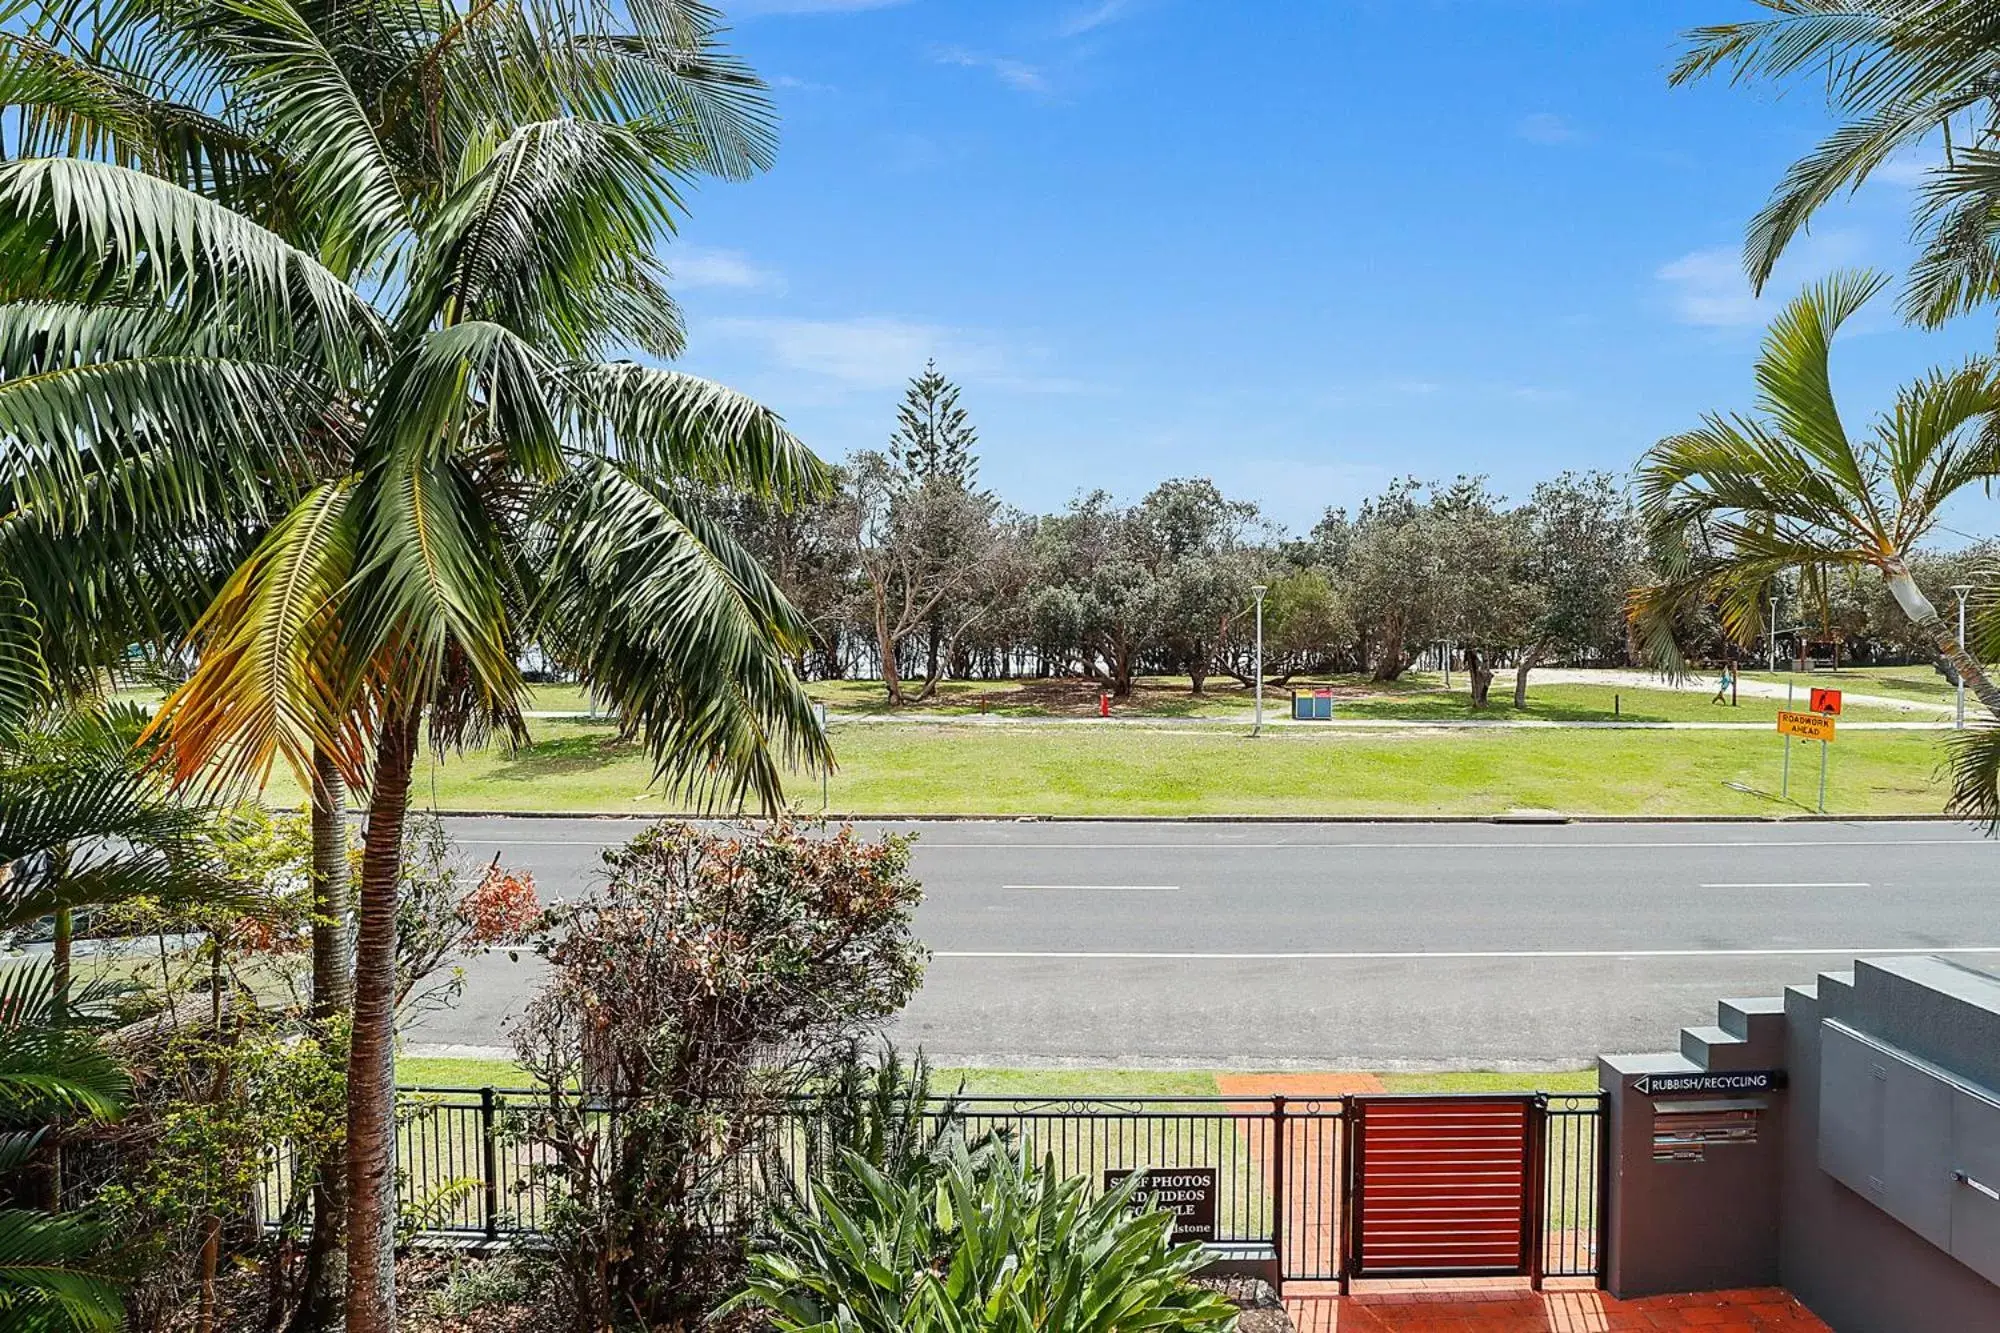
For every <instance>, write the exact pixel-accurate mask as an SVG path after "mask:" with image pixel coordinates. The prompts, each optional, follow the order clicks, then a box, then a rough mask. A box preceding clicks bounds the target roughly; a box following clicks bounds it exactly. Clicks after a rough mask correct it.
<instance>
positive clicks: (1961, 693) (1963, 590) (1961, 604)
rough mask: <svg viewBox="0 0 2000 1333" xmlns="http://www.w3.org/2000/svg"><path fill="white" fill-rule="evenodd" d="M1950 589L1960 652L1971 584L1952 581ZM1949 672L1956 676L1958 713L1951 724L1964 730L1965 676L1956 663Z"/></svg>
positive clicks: (1963, 640) (1962, 644)
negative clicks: (1953, 595) (1954, 597)
mask: <svg viewBox="0 0 2000 1333" xmlns="http://www.w3.org/2000/svg"><path fill="white" fill-rule="evenodd" d="M1951 590H1952V591H1953V592H1955V593H1957V594H1958V651H1960V652H1961V653H1962V652H1964V651H1965V595H1966V594H1967V593H1969V592H1971V591H1972V585H1971V584H1970V583H1954V584H1952V585H1951ZM1951 674H1952V675H1954V676H1958V713H1957V717H1956V720H1954V721H1953V722H1952V726H1953V727H1954V728H1955V729H1957V730H1959V731H1964V730H1965V677H1964V676H1963V675H1960V674H1959V670H1958V665H1957V663H1953V664H1952V671H1951Z"/></svg>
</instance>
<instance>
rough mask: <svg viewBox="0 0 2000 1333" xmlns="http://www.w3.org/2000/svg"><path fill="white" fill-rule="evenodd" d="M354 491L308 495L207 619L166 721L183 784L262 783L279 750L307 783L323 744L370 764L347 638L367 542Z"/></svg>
mask: <svg viewBox="0 0 2000 1333" xmlns="http://www.w3.org/2000/svg"><path fill="white" fill-rule="evenodd" d="M353 491H354V487H353V484H352V482H351V481H346V480H342V481H334V482H328V483H326V484H323V485H321V486H320V487H318V488H316V489H315V490H314V491H312V492H311V493H310V494H308V495H307V496H306V498H305V499H304V500H302V501H301V502H300V503H299V505H298V506H297V507H296V508H294V509H293V510H292V511H291V513H289V514H287V515H286V516H285V517H284V518H283V519H282V520H280V521H279V522H278V523H277V524H276V525H275V526H274V527H273V528H272V529H271V531H270V533H269V534H268V535H267V536H266V537H265V538H264V540H263V542H262V543H261V544H260V545H259V546H258V548H257V549H256V551H255V552H253V553H252V554H251V555H250V557H249V558H248V559H246V560H245V561H244V562H243V563H242V564H241V565H240V566H238V567H237V569H236V572H235V573H234V574H233V575H232V576H231V577H230V579H229V581H228V583H227V584H225V585H224V587H223V588H222V590H221V591H220V592H219V593H218V594H217V595H216V598H215V601H214V602H213V603H212V604H211V605H210V607H209V609H208V611H207V612H206V614H205V615H204V616H203V617H202V620H201V622H200V623H199V624H198V625H197V626H196V627H195V629H194V634H193V641H194V643H195V644H196V645H197V646H198V647H199V649H200V660H199V663H198V665H197V666H196V668H195V670H194V672H193V674H192V675H191V676H190V677H189V678H188V680H187V682H186V683H185V684H183V685H182V686H181V687H180V688H179V689H177V690H175V691H174V693H173V694H172V695H170V696H169V697H168V699H167V701H166V703H165V704H164V705H163V706H162V707H161V709H160V713H159V716H158V718H157V720H156V721H155V723H154V726H155V729H156V731H157V732H158V733H159V734H161V735H163V736H164V737H165V738H166V740H167V750H168V752H169V753H170V754H171V756H172V760H173V765H174V770H175V773H176V775H177V777H178V779H179V781H181V782H182V783H184V784H196V785H200V784H204V783H230V782H236V781H244V780H247V781H253V782H258V783H261V782H263V781H264V780H266V779H267V778H268V777H269V775H270V772H271V768H272V765H273V764H274V763H275V762H277V761H279V760H283V761H284V762H285V763H286V764H287V765H288V766H289V767H290V768H291V770H292V772H293V773H294V774H295V775H296V776H298V778H299V779H300V781H301V783H304V782H307V781H309V780H310V773H311V770H312V762H313V754H314V752H315V750H316V749H324V750H326V751H328V752H330V753H332V754H335V755H337V756H339V757H340V761H341V764H342V767H343V769H344V770H345V771H348V772H350V773H357V774H358V768H359V765H360V748H361V740H362V738H361V736H360V735H359V734H358V733H357V731H356V729H355V726H354V725H353V724H354V722H355V721H356V720H357V719H356V718H355V713H354V709H353V707H352V706H353V704H354V703H355V701H356V699H357V695H358V691H359V687H360V684H359V682H358V681H357V680H356V679H355V676H354V672H353V670H352V668H350V667H349V666H348V665H347V661H346V658H345V656H344V654H343V652H342V649H341V644H340V641H339V625H340V617H339V610H340V607H339V599H340V597H341V595H342V593H343V592H344V591H345V589H346V587H347V584H348V582H349V581H350V580H351V579H352V577H353V575H354V567H355V553H356V547H357V541H358V511H357V507H356V506H355V505H354V503H353Z"/></svg>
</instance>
